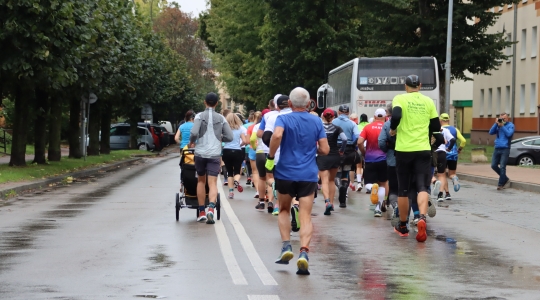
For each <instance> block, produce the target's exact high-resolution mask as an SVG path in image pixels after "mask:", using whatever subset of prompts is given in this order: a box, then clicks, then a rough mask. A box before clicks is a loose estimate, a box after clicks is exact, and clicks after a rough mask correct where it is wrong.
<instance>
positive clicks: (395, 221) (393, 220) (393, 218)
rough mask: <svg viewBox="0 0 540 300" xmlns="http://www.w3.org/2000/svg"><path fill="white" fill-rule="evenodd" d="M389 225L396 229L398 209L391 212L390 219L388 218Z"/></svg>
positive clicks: (395, 208)
mask: <svg viewBox="0 0 540 300" xmlns="http://www.w3.org/2000/svg"><path fill="white" fill-rule="evenodd" d="M390 224H391V225H392V227H396V225H397V224H399V211H398V207H397V206H396V207H394V209H393V210H392V217H391V218H390Z"/></svg>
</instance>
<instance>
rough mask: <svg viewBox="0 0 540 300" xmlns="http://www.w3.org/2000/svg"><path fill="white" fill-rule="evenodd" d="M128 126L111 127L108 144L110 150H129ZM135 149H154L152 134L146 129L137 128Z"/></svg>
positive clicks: (117, 125)
mask: <svg viewBox="0 0 540 300" xmlns="http://www.w3.org/2000/svg"><path fill="white" fill-rule="evenodd" d="M129 127H130V126H129V124H116V125H113V126H112V127H111V131H110V134H111V137H110V140H109V144H110V146H111V149H129V139H130V134H129ZM137 135H138V137H137V148H139V150H147V151H150V150H153V149H154V148H155V144H154V139H153V137H152V133H151V132H150V130H148V128H145V127H140V126H139V127H137Z"/></svg>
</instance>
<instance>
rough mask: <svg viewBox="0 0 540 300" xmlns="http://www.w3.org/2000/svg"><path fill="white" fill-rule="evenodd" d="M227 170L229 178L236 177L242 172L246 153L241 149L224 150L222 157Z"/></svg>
mask: <svg viewBox="0 0 540 300" xmlns="http://www.w3.org/2000/svg"><path fill="white" fill-rule="evenodd" d="M221 159H222V160H223V163H224V164H225V167H226V168H227V176H228V177H234V176H235V175H240V173H241V172H242V162H243V161H244V152H242V150H239V149H223V156H222V157H221Z"/></svg>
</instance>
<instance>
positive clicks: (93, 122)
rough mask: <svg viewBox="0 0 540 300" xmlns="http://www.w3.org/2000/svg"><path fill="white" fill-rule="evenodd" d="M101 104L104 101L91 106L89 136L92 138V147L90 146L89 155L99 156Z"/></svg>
mask: <svg viewBox="0 0 540 300" xmlns="http://www.w3.org/2000/svg"><path fill="white" fill-rule="evenodd" d="M101 102H102V101H97V102H95V103H94V104H90V120H89V121H90V123H89V124H88V136H89V137H90V145H88V155H99V129H100V122H101V109H100V108H101Z"/></svg>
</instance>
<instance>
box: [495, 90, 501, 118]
mask: <svg viewBox="0 0 540 300" xmlns="http://www.w3.org/2000/svg"><path fill="white" fill-rule="evenodd" d="M496 101H497V103H495V106H494V111H495V114H498V113H500V112H501V108H502V106H501V88H500V87H498V88H497V100H496Z"/></svg>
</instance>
